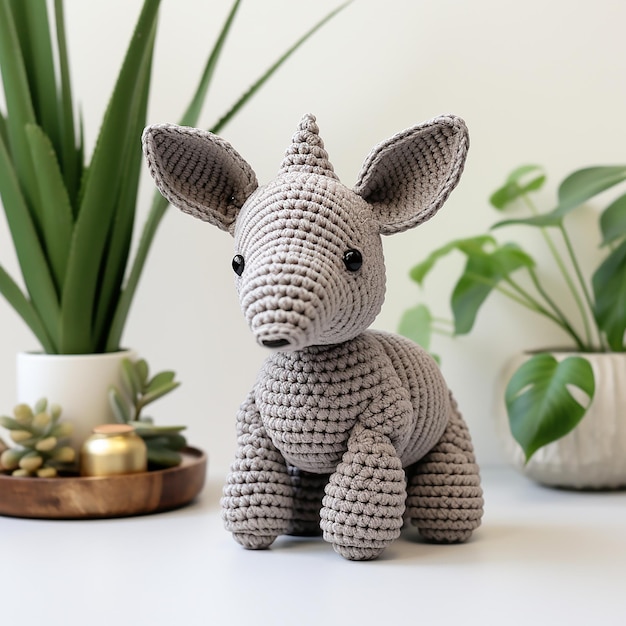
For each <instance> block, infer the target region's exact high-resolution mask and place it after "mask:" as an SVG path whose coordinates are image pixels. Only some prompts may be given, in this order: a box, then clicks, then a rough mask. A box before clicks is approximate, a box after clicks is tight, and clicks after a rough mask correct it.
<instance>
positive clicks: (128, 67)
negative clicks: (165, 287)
mask: <svg viewBox="0 0 626 626" xmlns="http://www.w3.org/2000/svg"><path fill="white" fill-rule="evenodd" d="M160 4H161V1H160V0H145V1H144V3H143V7H142V9H141V13H140V15H139V18H138V20H137V23H136V26H135V30H134V33H133V35H132V38H131V40H130V43H129V46H128V49H127V52H126V56H125V58H124V61H123V64H122V67H121V69H120V72H119V75H118V78H117V82H116V84H115V87H114V89H113V93H112V96H111V99H110V101H109V105H108V108H107V109H106V112H105V114H104V117H103V120H102V124H101V127H100V132H99V136H98V139H97V142H96V147H95V149H94V150H93V154H91V156H90V158H89V159H86V158H85V157H86V155H85V151H84V143H83V137H82V132H81V128H80V123H79V122H77V120H76V115H75V104H74V94H73V93H72V85H71V81H70V71H69V57H68V49H67V44H66V35H65V22H64V7H63V1H62V0H55V1H54V3H53V5H51V6H53V7H54V9H53V11H52V10H51V11H49V10H48V4H47V2H46V0H29V1H28V2H24V1H15V0H0V70H1V71H2V81H3V86H4V94H5V101H6V112H4V111H0V195H1V198H2V203H3V206H4V211H5V215H6V220H7V224H8V227H9V230H10V234H11V238H12V241H13V244H14V247H15V251H16V255H17V260H18V263H19V267H20V271H21V274H22V279H23V284H24V287H25V289H23V288H22V287H20V286H19V285H18V282H17V281H16V280H15V279H14V278H13V277H12V276H11V275H10V274H9V273H8V272H7V271H6V269H5V268H4V267H3V266H2V265H1V264H0V294H2V296H4V298H6V300H7V301H8V302H9V304H10V305H11V306H12V307H13V308H14V310H15V311H16V312H17V313H18V314H19V315H20V316H21V317H22V319H23V320H24V322H25V323H26V324H27V326H28V327H29V328H30V329H31V330H32V332H33V333H34V334H35V336H36V337H37V339H38V340H39V342H40V343H41V345H42V347H43V349H44V351H45V352H47V353H51V354H87V353H99V352H112V351H116V350H118V349H119V346H120V340H121V336H122V332H123V330H124V325H125V322H126V319H127V316H128V313H129V309H130V306H131V303H132V301H133V297H134V295H135V291H136V288H137V284H138V282H139V279H140V276H141V273H142V270H143V267H144V264H145V261H146V257H147V254H148V251H149V249H150V247H151V244H152V241H153V238H154V235H155V232H156V230H157V227H158V225H159V223H160V221H161V219H162V217H163V215H164V213H165V211H166V209H167V206H168V205H167V202H166V201H165V200H164V199H163V198H162V197H161V196H160V195H159V194H158V192H157V193H156V194H155V197H154V200H153V203H152V207H151V210H150V212H149V215H148V217H147V220H146V222H145V225H144V228H143V232H142V234H141V237H140V239H139V244H138V247H137V251H136V253H135V255H134V257H132V258H131V256H130V247H131V240H132V237H133V228H134V226H135V208H136V202H137V189H138V184H139V177H140V173H141V147H140V137H141V131H142V129H143V127H144V126H145V123H146V109H147V104H148V99H149V92H150V76H151V67H152V58H153V50H154V41H155V33H156V29H157V22H158V9H159V5H160ZM239 5H240V0H236V1H235V2H234V3H233V5H232V7H231V9H230V12H229V14H228V16H227V19H226V21H225V23H224V25H223V27H222V29H221V31H220V33H219V36H218V37H217V40H216V42H215V44H214V46H213V47H212V49H211V51H210V53H209V55H208V58H207V61H206V63H205V65H204V69H203V72H202V75H201V77H200V80H199V82H198V85H197V88H196V91H195V93H194V96H193V98H192V100H191V102H190V103H189V105H188V107H187V109H186V111H185V112H184V114H183V116H182V118H181V120H180V123H181V124H182V125H188V126H193V125H195V124H196V122H197V119H198V116H199V114H200V111H201V107H202V105H203V102H204V99H205V96H206V93H207V90H208V88H209V85H210V83H211V78H212V76H213V74H214V71H215V68H216V66H217V64H218V61H219V59H220V55H221V52H222V49H223V46H224V42H225V40H226V37H227V35H228V34H229V33H230V31H231V27H232V24H233V19H234V17H235V14H236V13H237V10H238V8H239ZM344 6H345V4H344V5H341V6H339V7H338V8H336V9H335V10H334V11H332V12H331V13H329V14H328V15H327V16H326V17H324V18H323V19H322V20H321V21H320V22H318V23H317V24H316V25H315V26H313V28H311V29H310V30H309V31H308V32H306V33H305V34H304V35H303V36H302V37H301V38H300V39H298V40H297V41H296V42H295V43H294V44H293V45H292V46H291V47H290V48H289V49H288V50H287V51H286V52H285V53H284V54H283V55H282V56H281V57H280V58H279V59H278V60H277V61H276V62H275V63H274V64H273V65H272V66H271V67H270V68H269V69H268V70H267V71H266V72H265V73H264V74H263V75H262V76H261V77H260V78H259V79H258V80H257V81H256V82H255V83H254V84H253V85H252V86H251V87H250V88H249V89H248V90H247V91H246V92H245V93H244V94H243V96H242V97H241V98H240V99H239V100H238V101H237V102H235V104H234V105H233V106H232V107H231V108H230V110H228V111H227V112H226V113H225V114H224V115H223V116H222V117H221V118H219V120H218V121H217V122H216V123H215V124H214V126H213V127H212V128H211V129H210V130H211V131H213V132H219V131H220V130H221V129H222V128H223V127H224V125H225V124H226V123H227V122H228V121H229V120H230V119H231V118H232V117H233V116H234V115H236V114H237V113H238V112H239V110H240V109H241V107H242V106H243V105H244V104H246V103H247V102H248V101H249V100H250V98H251V97H252V96H254V94H255V93H256V92H257V91H258V89H259V88H260V87H261V86H262V85H263V84H264V83H265V82H266V81H267V80H268V79H269V78H270V77H271V76H272V75H273V74H274V72H276V70H277V69H278V68H279V67H280V66H281V65H282V64H283V63H284V62H285V61H286V60H287V59H288V58H289V57H290V56H291V55H292V54H293V53H294V52H295V51H296V50H297V49H298V48H299V47H300V46H301V45H302V44H303V43H304V42H305V41H306V40H307V39H308V38H309V37H310V36H311V35H312V34H313V33H314V32H315V31H317V30H318V29H319V28H321V27H322V26H323V24H325V23H326V22H327V21H328V20H329V19H331V18H332V17H333V16H334V15H335V14H336V13H337V12H339V11H340V10H341V9H342V8H343V7H344Z"/></svg>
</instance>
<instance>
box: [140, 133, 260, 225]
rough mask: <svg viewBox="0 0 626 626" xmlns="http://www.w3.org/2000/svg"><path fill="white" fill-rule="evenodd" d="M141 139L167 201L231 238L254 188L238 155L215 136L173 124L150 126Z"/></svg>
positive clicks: (250, 174) (253, 177)
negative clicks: (242, 208)
mask: <svg viewBox="0 0 626 626" xmlns="http://www.w3.org/2000/svg"><path fill="white" fill-rule="evenodd" d="M142 141H143V150H144V154H145V156H146V160H147V161H148V166H149V168H150V174H151V175H152V177H153V178H154V180H155V182H156V186H157V187H158V188H159V191H160V192H161V193H162V194H163V195H164V196H165V197H166V198H167V200H169V201H170V202H171V203H172V204H173V205H174V206H175V207H178V208H179V209H181V210H182V211H184V212H185V213H189V214H190V215H193V216H194V217H198V218H200V219H201V220H204V221H205V222H210V223H211V224H214V225H215V226H218V227H219V228H221V229H222V230H226V231H228V232H230V233H231V234H232V233H233V231H234V225H235V220H236V219H237V214H238V213H239V209H240V208H241V207H242V206H243V203H244V202H245V201H246V199H247V198H248V197H249V196H250V194H251V193H252V192H253V191H254V190H255V189H256V188H257V187H258V183H257V179H256V175H255V174H254V172H253V171H252V168H251V167H250V166H249V165H248V163H246V161H244V159H243V158H242V157H241V156H240V155H239V154H238V153H237V151H236V150H235V149H234V148H233V147H232V146H231V145H230V144H229V143H228V142H226V141H224V140H223V139H220V138H219V137H217V136H216V135H214V134H213V133H210V132H208V131H205V130H199V129H197V128H187V127H183V126H175V125H173V124H160V125H156V126H149V127H148V128H146V129H145V130H144V133H143V138H142Z"/></svg>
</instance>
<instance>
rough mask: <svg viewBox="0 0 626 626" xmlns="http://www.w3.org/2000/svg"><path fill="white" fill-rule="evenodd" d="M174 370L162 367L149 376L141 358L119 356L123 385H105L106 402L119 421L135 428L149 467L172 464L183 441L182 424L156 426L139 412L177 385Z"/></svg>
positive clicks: (175, 463)
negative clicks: (106, 386) (131, 358)
mask: <svg viewBox="0 0 626 626" xmlns="http://www.w3.org/2000/svg"><path fill="white" fill-rule="evenodd" d="M175 376H176V374H175V372H170V371H165V372H159V373H158V374H155V375H154V376H153V377H152V378H150V373H149V367H148V364H147V363H146V361H145V360H144V359H139V360H138V361H131V360H130V359H123V360H122V380H123V383H124V385H123V386H124V389H123V390H120V389H118V388H117V387H115V386H114V385H112V386H111V387H110V388H109V402H110V404H111V408H112V409H113V412H114V413H115V418H116V419H117V421H118V422H120V423H121V424H130V425H131V426H134V428H135V432H136V433H137V434H138V435H139V436H140V437H141V438H142V439H143V440H144V441H145V443H146V446H147V448H148V464H149V466H150V467H152V468H159V467H174V466H175V465H178V464H180V462H181V461H182V457H181V455H180V450H182V449H183V448H184V447H185V446H186V445H187V440H186V439H185V437H184V436H183V435H181V434H180V433H181V431H182V430H185V428H186V427H185V426H157V425H156V424H154V420H153V419H152V418H151V417H147V416H144V415H142V414H141V412H142V410H143V409H144V407H145V406H146V405H148V404H150V403H151V402H154V401H155V400H158V399H159V398H161V397H163V396H164V395H165V394H167V393H169V392H170V391H173V390H174V389H176V387H178V386H179V385H180V382H178V381H175V380H174V378H175Z"/></svg>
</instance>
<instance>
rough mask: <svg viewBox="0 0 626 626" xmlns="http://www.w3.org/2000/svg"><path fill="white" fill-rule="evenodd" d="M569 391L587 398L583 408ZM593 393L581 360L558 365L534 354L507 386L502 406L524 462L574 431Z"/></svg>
mask: <svg viewBox="0 0 626 626" xmlns="http://www.w3.org/2000/svg"><path fill="white" fill-rule="evenodd" d="M570 387H576V388H578V389H580V390H581V391H583V392H584V393H585V394H586V396H587V398H588V402H587V403H586V405H583V404H581V403H580V402H579V401H578V400H577V399H576V398H575V397H574V396H573V395H572V393H571V389H570ZM594 391H595V381H594V377H593V370H592V369H591V365H590V364H589V361H587V359H584V358H583V357H580V356H570V357H567V358H566V359H565V360H563V361H561V362H558V361H557V360H556V359H555V358H554V357H553V356H552V355H550V354H536V355H535V356H533V357H531V358H530V359H529V360H528V361H526V362H525V363H524V364H523V365H521V366H520V368H519V369H518V370H517V371H516V372H515V374H514V375H513V376H512V377H511V380H510V381H509V384H508V385H507V388H506V392H505V402H506V408H507V411H508V413H509V422H510V426H511V433H512V434H513V437H515V439H516V440H517V442H518V443H519V444H520V446H522V449H523V450H524V453H525V454H526V460H527V461H528V460H529V459H530V457H531V456H532V455H533V454H534V453H535V452H536V451H537V450H538V449H539V448H541V447H542V446H545V445H546V444H548V443H550V442H552V441H555V440H556V439H560V438H561V437H563V436H565V435H567V433H569V432H570V431H571V430H573V429H574V428H575V427H576V425H577V424H578V422H580V420H581V419H582V418H583V416H584V415H585V412H586V411H587V408H588V407H589V405H590V404H591V400H592V399H593V394H594Z"/></svg>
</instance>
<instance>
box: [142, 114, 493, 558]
mask: <svg viewBox="0 0 626 626" xmlns="http://www.w3.org/2000/svg"><path fill="white" fill-rule="evenodd" d="M143 139H144V152H145V155H146V158H147V161H148V164H149V168H150V172H151V174H152V176H153V177H154V179H155V181H156V184H157V186H158V188H159V190H160V191H161V193H162V194H163V195H164V196H165V197H166V198H167V199H168V200H169V201H170V202H171V203H172V204H173V205H175V206H177V207H178V208H180V209H181V210H182V211H185V212H186V213H190V214H191V215H193V216H194V217H198V218H200V219H202V220H204V221H206V222H209V223H210V224H213V225H215V226H217V227H218V228H220V229H222V230H225V231H227V232H229V233H230V234H231V235H233V236H234V239H235V253H236V254H235V256H234V258H233V261H232V266H233V270H234V272H235V275H236V278H235V281H236V286H237V290H238V293H239V299H240V303H241V308H242V310H243V313H244V315H245V317H246V320H247V322H248V324H249V326H250V329H251V331H252V333H253V335H254V337H255V338H256V340H257V342H258V343H259V344H261V345H262V346H265V347H267V348H269V349H270V350H271V351H272V352H271V354H270V355H269V357H268V358H267V360H266V361H265V364H264V366H263V368H262V370H261V371H260V373H259V376H258V379H257V381H256V384H255V386H254V388H253V389H252V391H251V392H250V394H249V395H248V397H247V399H246V400H245V402H244V403H243V404H242V406H241V408H240V410H239V414H238V417H237V441H238V447H237V453H236V458H235V461H234V462H233V464H232V467H231V471H230V474H229V476H228V480H227V484H226V486H225V488H224V494H223V498H222V507H223V518H224V521H225V525H226V528H227V529H228V530H229V531H231V532H232V534H233V536H234V538H235V539H236V540H237V541H238V542H239V543H240V544H242V545H243V546H245V547H246V548H252V549H258V548H267V547H268V546H269V545H270V544H271V543H272V542H273V541H274V540H275V539H276V537H278V536H279V535H283V534H294V535H311V534H317V533H319V532H320V528H321V531H322V532H323V536H324V539H326V540H327V541H328V542H330V543H331V544H332V546H333V548H334V549H335V550H336V551H337V552H338V553H339V554H341V555H343V556H344V557H346V558H348V559H353V560H366V559H373V558H376V557H377V556H378V555H379V554H380V553H381V552H382V551H383V550H384V548H385V547H386V546H387V545H388V544H389V543H390V542H391V541H393V540H394V539H395V538H396V537H398V535H399V534H400V530H401V527H402V525H403V520H404V516H405V515H406V517H408V518H409V519H410V521H411V522H412V523H413V524H414V525H415V526H417V528H418V530H419V533H420V534H421V535H422V536H423V537H425V538H427V539H429V540H433V541H437V542H458V541H464V540H466V539H468V537H469V536H470V535H471V533H472V531H473V530H474V529H475V528H477V527H478V526H479V524H480V520H481V517H482V507H483V500H482V490H481V487H480V478H479V472H478V467H477V465H476V463H475V460H474V455H473V451H472V444H471V441H470V436H469V433H468V430H467V428H466V426H465V424H464V422H463V419H462V417H461V415H460V413H459V411H458V410H457V407H456V404H455V402H454V400H453V399H452V397H451V395H450V393H449V391H448V389H447V387H446V384H445V381H444V379H443V377H442V375H441V373H440V370H439V368H438V366H437V365H436V363H435V362H434V361H433V360H432V358H431V357H430V356H429V354H428V353H427V352H425V351H424V350H422V349H421V348H420V347H419V346H417V345H416V344H414V343H412V342H411V341H409V340H407V339H405V338H403V337H400V336H398V335H394V334H391V333H385V332H378V331H372V330H367V329H368V327H369V326H370V324H371V323H372V322H373V320H374V318H375V317H376V315H377V314H378V312H379V310H380V308H381V305H382V303H383V299H384V292H385V266H384V260H383V251H382V244H381V237H380V235H381V234H384V235H389V234H392V233H397V232H401V231H404V230H406V229H408V228H411V227H413V226H417V225H418V224H421V223H422V222H424V221H426V220H427V219H429V218H430V217H432V216H433V215H434V214H435V212H436V211H437V210H438V209H439V208H440V207H441V205H442V204H443V202H444V201H445V200H446V198H447V197H448V195H449V194H450V192H451V191H452V189H453V188H454V186H455V185H456V184H457V182H458V180H459V177H460V175H461V171H462V169H463V165H464V161H465V156H466V152H467V148H468V135H467V130H466V127H465V124H464V123H463V121H462V120H461V119H459V118H457V117H454V116H442V117H438V118H436V119H434V120H431V121H428V122H425V123H423V124H421V125H418V126H415V127H414V128H410V129H408V130H405V131H404V132H401V133H399V134H397V135H395V136H394V137H392V138H391V139H389V140H387V141H385V142H383V143H382V144H380V145H378V146H377V147H376V148H374V149H373V150H372V152H371V153H370V154H369V155H368V157H367V158H366V159H365V162H364V164H363V166H362V169H361V172H360V174H359V176H358V180H357V183H356V185H355V187H354V188H353V189H352V190H350V189H349V188H347V187H345V186H344V185H343V184H341V183H340V182H339V179H338V177H337V176H336V174H335V173H334V171H333V167H332V165H331V164H330V162H329V160H328V154H327V153H326V150H325V149H324V144H323V142H322V140H321V138H320V136H319V131H318V127H317V124H316V120H315V117H313V116H312V115H305V116H304V118H303V119H302V121H301V122H300V125H299V127H298V129H297V132H296V133H295V135H294V137H293V140H292V143H291V146H290V147H289V148H288V150H287V152H286V154H285V158H284V160H283V162H282V165H281V167H280V170H279V172H278V175H277V176H276V178H275V179H274V180H272V181H271V182H270V183H268V184H267V185H265V186H262V187H260V186H259V185H258V183H257V179H256V176H255V174H254V172H253V171H252V168H251V167H250V166H249V165H248V163H247V162H246V161H244V159H243V158H242V157H241V156H240V155H239V154H238V153H237V152H236V151H235V150H234V149H233V148H232V147H231V145H230V144H228V143H227V142H226V141H224V140H223V139H221V138H219V137H217V136H215V135H213V134H211V133H209V132H206V131H202V130H198V129H193V128H184V127H178V126H173V125H157V126H152V127H149V128H147V129H146V131H145V133H144V138H143Z"/></svg>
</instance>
